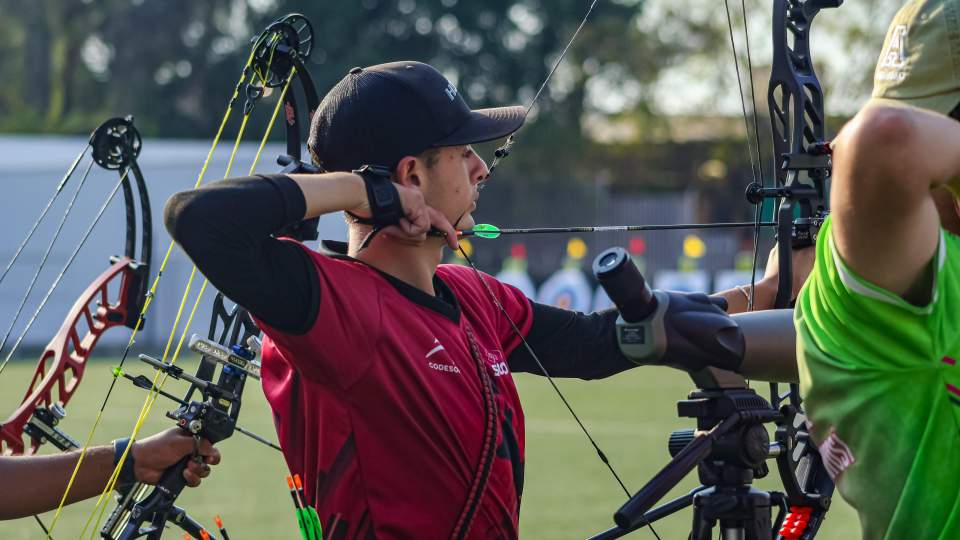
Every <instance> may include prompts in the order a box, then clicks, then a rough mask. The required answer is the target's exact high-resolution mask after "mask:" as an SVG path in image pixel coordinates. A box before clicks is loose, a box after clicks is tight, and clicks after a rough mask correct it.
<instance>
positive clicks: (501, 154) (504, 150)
mask: <svg viewBox="0 0 960 540" xmlns="http://www.w3.org/2000/svg"><path fill="white" fill-rule="evenodd" d="M598 1H599V0H593V1H592V2H591V3H590V7H589V8H587V12H586V14H584V16H583V18H582V19H581V20H580V24H579V25H578V26H577V29H576V30H574V32H573V35H572V36H571V37H570V40H569V41H567V44H566V46H564V47H563V50H562V51H560V56H558V57H557V60H556V61H555V62H554V63H553V67H551V68H550V71H549V72H548V73H547V77H546V78H545V79H544V80H543V82H542V83H541V84H540V88H538V89H537V93H536V94H534V95H533V99H531V100H530V103H529V104H528V105H527V107H526V109H525V110H524V113H523V116H524V118H526V117H527V116H529V115H530V111H531V110H533V106H534V105H535V104H536V103H537V100H538V99H540V94H542V93H543V91H544V90H545V89H546V88H547V84H549V83H550V79H551V78H553V74H554V73H556V71H557V68H559V67H560V63H561V62H563V59H564V57H566V56H567V51H569V50H570V47H571V46H573V42H574V41H576V40H577V36H578V35H580V31H581V30H583V27H584V26H586V25H587V20H589V19H590V15H591V14H592V13H593V8H595V7H596V6H597V2H598ZM515 143H516V139H514V134H513V133H511V134H510V136H509V137H507V140H506V141H504V143H503V145H502V146H500V147H499V148H497V150H496V152H494V155H493V161H491V162H490V169H489V170H488V173H487V177H486V178H485V179H484V181H486V180H489V179H490V175H491V174H493V170H494V169H496V168H497V165H499V164H500V161H501V160H502V159H503V158H505V157H507V156H508V155H510V149H511V148H512V147H513V145H514V144H515Z"/></svg>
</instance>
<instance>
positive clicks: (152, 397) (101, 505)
mask: <svg viewBox="0 0 960 540" xmlns="http://www.w3.org/2000/svg"><path fill="white" fill-rule="evenodd" d="M271 51H272V49H271ZM271 55H272V52H271ZM271 58H272V56H271ZM255 75H257V76H259V78H260V79H261V82H262V83H265V82H266V81H265V80H264V78H263V75H262V74H261V73H259V72H257V73H255ZM295 75H296V69H295V68H292V69H291V71H290V74H289V75H288V77H287V80H286V82H285V83H284V87H283V91H282V92H281V94H280V97H279V99H278V100H277V105H276V106H275V107H274V110H273V114H272V115H271V117H270V123H269V124H268V126H267V129H266V131H265V133H264V135H263V137H262V139H261V141H260V145H259V147H258V148H257V152H256V155H255V158H254V162H253V164H252V165H251V167H250V171H249V174H250V175H252V174H253V173H254V172H255V170H256V165H257V162H258V161H259V158H260V156H261V154H262V153H263V149H264V147H265V146H266V143H267V141H268V140H269V138H270V133H271V132H272V130H273V126H274V125H275V123H276V119H277V117H278V116H279V113H280V109H281V108H282V107H283V104H284V98H285V96H286V93H287V91H288V89H289V87H290V83H291V82H292V81H293V78H294V77H295ZM251 78H252V77H251ZM248 120H249V113H247V114H245V115H244V117H243V121H242V122H241V127H240V130H239V132H238V135H237V138H236V139H235V141H234V146H233V149H232V151H231V154H230V160H229V161H228V163H227V169H226V172H225V174H224V176H225V177H229V175H230V171H231V170H232V167H233V164H234V161H235V158H236V154H237V150H238V148H239V144H240V142H241V139H242V136H243V134H244V132H245V130H246V126H247V121H248ZM196 272H197V268H196V266H194V267H193V269H192V270H191V272H190V278H189V279H188V281H187V286H186V290H185V291H184V295H183V297H182V298H181V304H180V309H179V310H178V312H177V317H176V319H175V321H174V324H173V328H172V330H171V333H170V335H169V336H168V339H167V344H166V347H165V349H164V353H163V357H162V360H163V361H166V358H167V356H168V354H169V350H170V346H171V343H172V341H173V337H174V335H175V334H176V329H177V327H178V326H179V322H180V319H181V317H182V313H183V307H184V303H185V302H186V299H187V297H188V296H189V293H190V290H191V289H192V286H193V280H194V278H195V277H196ZM207 284H208V281H207V280H206V279H204V280H203V284H202V285H201V288H200V292H199V293H198V294H197V298H196V300H195V302H194V305H193V308H192V309H191V311H190V315H189V317H188V318H187V322H186V324H185V326H184V328H183V331H182V333H181V335H180V339H179V341H178V343H177V347H176V349H175V350H174V354H173V357H172V358H171V361H170V364H171V365H173V364H176V362H177V360H178V359H179V357H180V352H181V350H182V348H183V343H184V342H185V340H186V336H187V333H188V332H189V330H190V327H191V325H192V323H193V318H194V315H195V314H196V311H197V308H198V307H199V304H200V300H201V298H202V297H203V293H204V291H205V290H206V287H207ZM160 373H161V372H160V371H157V374H156V375H155V376H154V380H153V384H152V386H151V389H150V391H149V392H148V395H147V398H146V399H145V400H144V405H143V407H142V408H141V414H140V415H139V416H138V418H137V422H136V424H135V425H134V428H133V432H132V433H131V435H130V440H131V441H134V440H136V437H137V435H138V434H139V432H140V429H141V428H142V427H143V423H144V422H145V421H146V418H147V416H148V415H149V414H150V411H151V409H152V408H153V404H154V403H155V402H156V400H157V397H158V396H159V392H160V389H161V388H162V387H163V385H164V383H165V382H166V380H167V378H168V376H167V374H164V375H163V377H162V378H159V375H160ZM158 378H159V384H158V382H157V381H158ZM132 446H133V445H132V444H131V445H129V446H128V447H127V450H129V449H130V448H132ZM126 459H127V452H124V453H123V454H122V455H121V456H120V461H119V462H118V463H117V466H116V467H115V469H114V473H113V474H112V475H111V477H110V480H109V481H108V482H107V485H106V486H105V487H104V490H103V492H101V494H100V497H98V499H97V504H96V505H95V506H94V511H93V512H92V513H91V514H90V516H89V517H88V519H87V522H86V524H85V525H84V527H83V529H82V530H81V533H80V537H81V538H82V537H83V534H84V533H85V532H86V530H87V528H88V527H89V525H90V523H91V521H92V519H93V515H94V514H98V518H97V520H96V525H95V526H94V528H93V530H92V531H91V538H93V536H94V534H96V531H97V529H98V528H99V526H100V522H101V520H102V519H103V515H104V512H105V510H106V504H107V502H108V501H109V497H108V496H107V495H108V494H109V493H110V492H111V491H112V490H113V489H114V487H115V485H116V482H117V479H118V478H119V471H120V469H121V468H122V467H123V463H124V461H125V460H126ZM98 509H99V511H98Z"/></svg>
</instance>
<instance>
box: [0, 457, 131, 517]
mask: <svg viewBox="0 0 960 540" xmlns="http://www.w3.org/2000/svg"><path fill="white" fill-rule="evenodd" d="M113 455H114V452H113V447H112V446H97V447H93V448H90V449H89V450H87V454H86V456H84V458H83V465H81V467H80V470H79V472H78V473H77V478H76V480H74V482H73V487H72V488H71V489H70V496H69V497H68V498H67V504H70V503H74V502H77V501H81V500H83V499H87V498H90V497H93V496H95V495H99V494H100V492H101V491H103V488H104V486H106V484H107V480H108V479H109V478H110V475H111V473H112V472H113ZM79 458H80V452H79V451H75V452H69V453H65V454H52V455H49V456H2V457H0V478H2V479H3V488H4V489H2V490H0V519H16V518H21V517H26V516H31V515H34V514H40V513H43V512H48V511H50V510H53V509H55V508H56V507H57V506H58V505H59V504H60V498H61V497H62V496H63V493H64V492H65V491H66V489H67V483H68V482H69V481H70V475H71V474H73V470H74V468H75V467H76V465H77V460H78V459H79Z"/></svg>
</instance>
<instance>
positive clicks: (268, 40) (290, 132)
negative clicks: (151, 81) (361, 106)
mask: <svg viewBox="0 0 960 540" xmlns="http://www.w3.org/2000/svg"><path fill="white" fill-rule="evenodd" d="M312 42H313V30H312V27H311V26H310V24H309V22H308V21H307V19H306V18H304V17H303V16H302V15H299V14H291V15H287V16H285V17H283V18H281V19H278V20H277V21H275V22H274V23H272V24H270V25H269V26H268V27H267V28H266V29H265V30H264V31H263V32H262V33H261V34H260V35H259V36H258V37H256V38H254V40H253V43H254V46H253V51H252V52H251V56H250V58H251V63H250V64H249V67H250V70H249V71H252V73H253V76H254V78H253V79H251V80H254V81H256V82H257V84H260V85H262V88H266V87H270V88H277V87H282V92H281V94H280V97H279V101H278V103H277V106H276V108H275V109H274V113H273V116H272V117H271V123H270V127H272V126H273V124H274V121H275V119H276V118H277V116H278V112H279V111H280V109H281V107H282V108H283V110H284V122H285V124H286V138H287V152H286V154H285V155H282V156H281V157H280V158H279V159H278V162H279V163H280V164H281V165H283V166H284V170H283V172H285V173H295V172H316V169H314V168H312V167H310V166H309V165H306V164H304V163H302V161H301V147H302V135H301V128H302V125H303V124H301V123H300V122H299V119H300V115H299V114H298V103H297V100H296V95H295V93H294V91H293V88H291V86H292V83H293V82H294V79H297V80H298V81H299V84H300V87H301V89H302V91H303V95H304V96H305V98H306V105H307V111H306V113H307V116H306V120H307V122H309V119H310V118H311V117H312V114H313V111H314V110H315V109H316V108H317V106H318V104H319V101H320V100H319V97H318V95H317V92H316V88H315V85H314V84H313V81H312V79H311V78H310V75H309V73H308V71H307V69H306V67H305V66H304V64H303V61H304V60H305V59H306V58H307V57H308V55H309V53H310V50H311V48H312ZM244 71H245V73H246V72H247V71H248V70H247V69H245V70H244ZM251 84H253V83H251ZM262 88H261V89H260V90H251V89H250V86H249V85H248V87H247V89H246V92H247V96H248V102H247V105H246V106H245V108H244V112H245V118H246V117H247V116H249V114H250V112H251V110H252V108H253V105H254V104H255V103H256V102H257V101H258V100H259V96H261V95H263V91H262ZM269 133H270V129H269V128H268V130H267V131H266V133H265V134H264V136H263V138H262V141H261V145H260V148H259V149H258V152H257V158H259V156H260V153H261V152H262V150H263V147H264V145H265V144H266V141H267V140H268V138H269ZM255 168H256V160H255V161H254V163H253V165H252V166H251V169H250V174H253V173H254V170H255ZM282 235H283V236H289V237H293V238H296V239H299V240H308V239H315V238H316V237H317V232H316V220H311V221H308V222H304V223H300V224H298V225H296V226H294V227H292V228H290V229H288V230H287V231H285V232H283V233H282ZM205 285H206V282H204V286H205ZM188 287H189V286H188ZM188 291H189V288H188ZM201 294H202V293H201ZM184 298H186V296H185V297H184ZM199 300H200V295H199V294H198V297H197V300H196V302H195V304H194V311H195V310H196V308H197V306H198V305H199ZM225 302H226V299H225V297H224V296H223V294H222V293H218V294H217V295H216V297H215V298H214V300H213V313H212V316H211V323H210V329H209V332H208V334H207V340H208V342H209V343H218V344H220V345H223V346H225V347H227V348H228V349H230V348H232V347H240V348H248V345H249V344H251V343H256V342H257V340H256V339H254V338H257V336H259V334H260V330H259V328H257V326H256V324H255V323H254V322H253V319H252V317H251V316H250V314H249V313H248V312H247V311H246V310H244V309H243V308H240V307H239V306H234V307H233V308H232V309H229V308H227V306H226V303H225ZM189 319H190V320H192V312H191V316H190V317H189ZM189 325H190V323H189V321H188V323H187V325H186V326H187V328H185V329H184V330H183V334H182V336H181V339H180V345H182V343H183V342H184V338H185V337H186V335H187V332H188V330H189ZM177 326H178V324H177V323H174V331H175V330H176V327H177ZM172 336H173V334H172V333H171V339H172ZM198 339H199V338H198V337H197V336H194V337H193V338H191V347H190V348H191V349H192V350H197V349H196V348H195V347H194V345H195V342H196V341H197V340H198ZM180 345H178V346H177V347H176V350H175V352H174V353H173V357H172V360H171V362H170V364H165V363H164V362H163V360H165V359H166V353H165V354H164V358H163V360H160V361H159V363H154V364H153V365H154V366H155V367H159V369H160V370H161V371H163V372H164V373H165V374H166V375H172V374H174V373H179V372H178V371H177V369H179V368H174V366H173V364H174V363H175V362H176V360H177V358H178V357H179V352H180ZM255 348H256V346H255V347H252V349H255ZM168 349H169V345H168ZM154 362H156V361H154ZM217 363H218V362H217V361H216V360H214V359H213V357H211V356H208V355H206V354H202V355H201V361H200V363H199V365H198V367H197V371H196V372H195V374H194V375H193V376H187V375H184V374H182V373H180V374H179V375H174V377H175V378H176V377H178V376H179V377H183V378H184V379H187V380H190V381H191V387H190V389H189V390H188V391H187V393H186V395H185V396H184V397H183V399H179V398H176V397H174V396H172V395H170V394H167V393H165V392H162V391H161V387H162V385H163V381H165V380H166V376H164V378H163V379H162V380H160V382H159V383H158V382H157V378H155V379H154V382H153V383H149V382H147V383H146V384H145V385H143V387H144V388H149V390H150V392H151V397H152V398H155V396H156V394H160V393H163V395H164V396H165V397H170V398H172V399H174V400H176V401H178V402H179V403H180V404H181V405H182V407H181V408H180V409H178V410H177V411H176V412H175V413H174V414H175V415H180V416H181V417H182V418H186V416H187V415H188V414H191V413H190V411H191V410H192V409H191V406H193V405H195V404H198V403H200V402H196V401H192V400H194V399H195V398H194V396H195V394H196V393H200V394H201V396H202V399H203V402H202V404H203V405H202V406H200V405H197V406H198V407H199V408H200V409H203V410H205V411H212V412H210V413H209V414H210V415H212V420H216V421H215V422H214V421H212V420H211V419H208V420H207V421H206V422H207V425H208V426H213V427H212V428H211V429H207V428H200V429H199V431H194V434H196V435H198V436H202V437H204V438H207V439H208V440H210V441H211V442H218V441H220V440H223V439H225V438H227V437H229V436H231V435H232V433H233V430H234V429H237V430H238V431H241V432H243V433H244V434H246V435H249V436H252V437H253V438H254V439H256V440H258V441H259V442H262V443H265V444H267V445H269V446H272V447H273V448H275V449H278V450H279V448H278V447H277V446H275V445H273V444H272V443H270V442H269V441H266V440H265V439H263V438H262V437H259V436H256V435H253V434H250V433H249V432H246V431H245V430H242V429H240V428H239V427H238V426H236V421H237V418H238V416H239V412H240V404H241V400H240V397H241V394H242V390H243V384H244V381H245V377H246V375H242V376H240V377H239V378H238V376H237V374H236V372H235V370H231V369H229V368H227V369H221V370H220V372H219V375H218V376H217ZM257 371H258V370H257ZM159 374H160V373H159V372H158V373H157V375H158V376H159ZM215 376H216V382H214V378H215ZM218 388H219V389H225V388H228V389H229V397H225V395H224V394H223V393H221V390H218ZM148 399H150V398H148ZM188 404H189V406H188ZM150 405H152V403H151V404H150ZM145 407H146V412H145V413H144V414H143V415H142V417H146V415H147V414H148V413H149V409H150V406H145ZM180 425H181V426H184V425H188V423H183V422H181V423H180ZM198 425H203V421H202V419H201V422H200V424H198ZM138 429H139V423H138V426H137V427H135V428H134V433H136V432H137V430H138ZM125 457H126V456H123V457H122V458H121V465H122V462H123V459H125ZM119 466H120V465H118V467H119ZM182 470H183V466H182V464H178V465H177V466H175V467H172V468H171V469H169V470H168V471H166V472H165V473H164V478H163V480H161V482H160V484H159V485H158V487H156V488H153V489H150V487H149V486H144V485H136V486H134V487H133V488H132V489H131V491H130V492H129V494H128V495H127V496H125V497H124V498H123V500H122V501H121V502H120V504H119V505H118V506H117V507H116V508H115V509H114V510H113V511H112V512H111V514H110V516H109V517H108V518H107V521H106V523H105V524H104V527H103V528H102V529H101V535H103V536H104V538H117V539H125V540H126V539H133V538H140V537H142V536H145V535H146V536H147V537H148V538H154V537H155V536H157V535H159V532H160V531H162V530H163V527H164V525H165V524H166V523H167V522H168V521H173V522H175V523H177V524H178V525H180V524H181V523H189V522H190V520H189V516H187V515H186V512H185V511H184V510H183V509H180V508H177V507H176V506H175V505H174V503H175V501H176V499H177V498H178V496H179V494H180V490H182V488H183V487H184V485H183V482H182ZM107 488H108V489H109V488H112V486H111V485H108V486H107ZM103 500H106V499H103ZM184 516H186V517H184ZM147 523H149V525H146V526H145V524H147ZM97 526H99V520H98V522H97ZM184 530H185V531H187V532H188V533H190V534H192V535H194V536H197V532H196V531H192V530H188V529H187V528H184ZM211 538H212V536H211Z"/></svg>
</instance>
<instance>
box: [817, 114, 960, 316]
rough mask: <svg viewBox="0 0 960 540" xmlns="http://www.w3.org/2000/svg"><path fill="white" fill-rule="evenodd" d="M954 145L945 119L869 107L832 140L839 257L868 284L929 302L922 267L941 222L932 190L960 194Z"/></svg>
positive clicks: (953, 127) (953, 129) (959, 128)
mask: <svg viewBox="0 0 960 540" xmlns="http://www.w3.org/2000/svg"><path fill="white" fill-rule="evenodd" d="M958 140H960V122H957V120H955V119H953V118H951V117H948V116H944V115H941V114H937V113H933V112H930V111H925V110H922V109H915V108H911V107H892V106H884V105H868V106H867V107H865V108H864V109H863V110H862V111H860V113H858V114H857V116H856V117H855V118H854V119H853V120H852V121H851V122H850V123H849V124H847V125H846V126H845V127H844V128H843V130H842V131H841V132H840V134H839V135H838V136H837V139H836V141H835V142H834V176H833V187H832V190H831V208H832V209H833V218H832V219H833V223H834V225H833V226H834V230H833V241H834V242H835V247H836V249H837V251H838V254H839V255H840V257H841V258H842V259H843V261H844V262H845V263H846V264H847V265H848V266H849V267H850V268H851V269H852V270H853V271H854V272H856V273H857V274H859V275H860V276H861V277H863V278H864V279H866V280H867V281H869V282H871V283H873V284H876V285H878V286H880V287H881V288H883V289H886V290H888V291H890V292H893V293H895V294H898V295H901V296H903V297H904V298H906V299H907V300H909V301H911V302H914V303H916V304H920V305H922V304H925V303H926V302H928V301H929V300H930V298H929V295H930V287H929V286H928V285H929V282H930V280H929V279H927V278H926V276H929V274H928V273H927V272H926V270H927V269H928V268H929V263H930V261H931V260H932V259H933V256H934V254H935V251H936V249H937V246H938V243H939V235H938V230H939V227H940V224H941V220H940V218H939V216H938V213H937V205H936V204H935V202H934V199H933V196H932V195H931V190H933V189H934V188H937V187H943V186H945V187H948V188H950V189H951V190H952V191H953V192H954V193H957V192H960V181H958V179H960V150H958V146H957V141H958ZM954 232H958V231H954Z"/></svg>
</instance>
